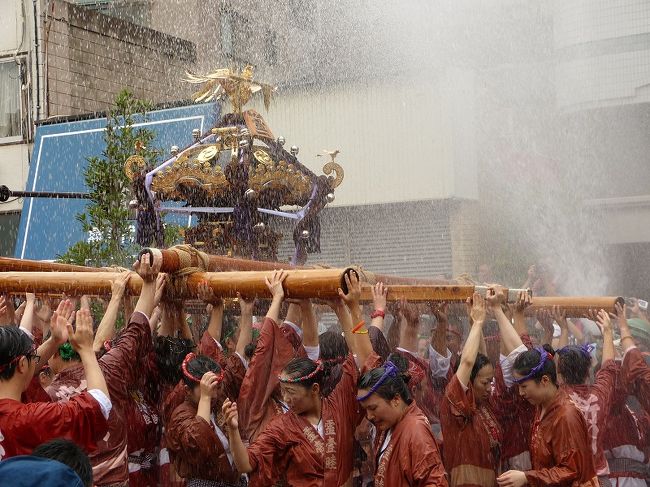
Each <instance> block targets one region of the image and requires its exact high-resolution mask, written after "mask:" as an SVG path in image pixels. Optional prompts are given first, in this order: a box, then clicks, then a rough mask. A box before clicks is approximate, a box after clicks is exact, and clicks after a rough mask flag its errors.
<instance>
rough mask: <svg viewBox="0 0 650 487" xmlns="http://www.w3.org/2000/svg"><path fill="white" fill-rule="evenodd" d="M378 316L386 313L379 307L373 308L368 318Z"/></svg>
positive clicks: (382, 316)
mask: <svg viewBox="0 0 650 487" xmlns="http://www.w3.org/2000/svg"><path fill="white" fill-rule="evenodd" d="M379 317H381V318H385V317H386V313H385V312H384V311H382V310H381V309H376V310H374V311H373V312H372V314H371V315H370V318H372V319H375V318H379Z"/></svg>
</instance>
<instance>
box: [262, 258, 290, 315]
mask: <svg viewBox="0 0 650 487" xmlns="http://www.w3.org/2000/svg"><path fill="white" fill-rule="evenodd" d="M286 278H287V273H286V272H285V271H283V270H279V271H273V274H271V276H269V277H266V278H264V280H265V282H266V287H268V288H269V291H270V292H271V296H272V297H273V298H272V300H271V306H270V307H269V310H268V311H267V312H266V317H267V318H269V319H271V320H273V321H275V322H276V323H278V321H279V320H280V309H281V308H282V301H284V287H283V284H284V280H285V279H286Z"/></svg>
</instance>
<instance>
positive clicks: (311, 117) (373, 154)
mask: <svg viewBox="0 0 650 487" xmlns="http://www.w3.org/2000/svg"><path fill="white" fill-rule="evenodd" d="M473 99H474V95H473V77H472V76H471V73H467V72H464V71H460V70H457V71H454V72H449V73H446V74H445V75H444V76H441V77H440V78H439V80H437V79H431V78H424V77H423V78H422V79H417V80H413V81H410V82H409V83H408V84H406V83H405V82H403V81H402V82H400V81H397V80H389V79H386V80H377V81H375V82H373V83H370V84H364V85H358V84H345V85H334V86H329V87H327V88H324V89H312V90H310V91H308V90H301V91H293V92H279V93H278V94H277V98H276V101H275V102H274V103H273V104H272V106H271V109H270V110H269V112H266V111H265V110H264V108H263V106H260V105H261V103H259V102H256V103H253V104H251V105H250V107H252V108H255V109H257V110H258V111H259V112H260V113H261V114H262V115H263V116H264V118H265V120H266V121H267V123H268V124H269V125H270V127H271V129H272V130H273V132H274V135H275V136H276V137H277V136H280V135H282V136H284V137H285V138H286V141H287V143H286V146H285V148H287V149H288V148H289V147H291V146H292V145H297V146H298V147H299V148H300V153H299V155H298V157H299V159H300V161H301V162H302V163H303V164H305V165H306V166H308V167H309V168H311V169H312V170H313V171H314V172H315V173H317V174H322V167H323V165H324V164H325V163H326V162H327V161H328V160H329V158H327V157H326V158H321V157H316V154H318V153H320V152H321V150H322V149H332V150H333V149H339V150H340V151H341V153H340V154H339V156H338V157H337V159H336V161H337V162H338V163H339V164H340V165H341V166H342V167H343V169H344V171H345V179H344V180H343V183H342V184H341V186H339V188H337V190H336V195H337V196H336V201H335V203H334V204H335V205H360V204H374V203H389V202H402V201H414V200H427V199H443V198H452V197H458V198H461V197H462V198H472V199H475V198H476V197H477V182H476V175H475V172H476V158H475V147H474V122H473V113H472V110H473V106H472V105H473Z"/></svg>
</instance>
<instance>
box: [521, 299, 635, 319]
mask: <svg viewBox="0 0 650 487" xmlns="http://www.w3.org/2000/svg"><path fill="white" fill-rule="evenodd" d="M617 302H618V303H621V304H623V303H625V300H624V299H623V298H622V297H618V296H604V297H600V296H535V297H533V302H532V305H531V306H530V307H529V308H527V309H526V314H528V315H529V316H532V315H534V314H535V313H536V312H537V311H538V310H540V309H549V310H550V309H551V308H553V306H559V307H560V308H562V309H563V310H564V311H566V314H567V317H570V318H581V317H585V316H587V313H588V312H589V310H590V309H593V310H600V309H604V310H605V311H607V312H608V313H614V312H616V308H615V305H616V303H617Z"/></svg>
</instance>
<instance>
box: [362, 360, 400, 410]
mask: <svg viewBox="0 0 650 487" xmlns="http://www.w3.org/2000/svg"><path fill="white" fill-rule="evenodd" d="M391 357H392V358H394V359H395V360H396V361H398V362H400V361H399V358H401V359H402V360H404V361H406V359H404V358H403V357H399V356H398V355H397V354H393V355H391ZM398 357H399V358H398ZM387 364H392V362H388V363H387ZM394 366H395V367H396V369H397V373H396V374H390V373H389V374H388V375H386V373H387V366H386V365H385V366H384V367H378V368H376V369H372V370H371V371H369V372H366V373H365V374H363V376H362V377H361V378H360V379H359V382H358V384H357V388H358V389H364V390H365V389H368V390H370V391H372V392H371V393H374V394H377V395H378V396H379V397H381V398H382V399H384V400H386V401H390V400H391V399H393V398H394V397H395V396H399V397H401V398H402V400H403V401H404V402H405V403H406V404H411V402H413V399H412V398H411V393H410V392H409V389H408V387H407V385H406V382H404V376H403V373H404V370H403V369H401V367H402V366H404V364H403V363H400V364H399V365H398V364H394ZM406 368H407V369H408V363H407V364H406ZM382 378H383V380H382ZM380 381H381V384H379V385H377V384H378V383H379V382H380ZM366 397H368V396H366Z"/></svg>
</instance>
